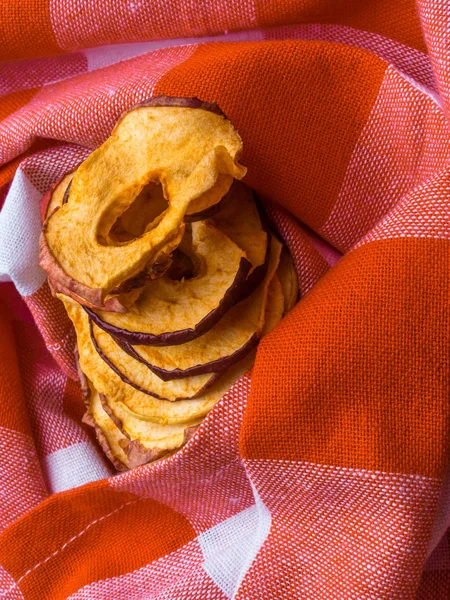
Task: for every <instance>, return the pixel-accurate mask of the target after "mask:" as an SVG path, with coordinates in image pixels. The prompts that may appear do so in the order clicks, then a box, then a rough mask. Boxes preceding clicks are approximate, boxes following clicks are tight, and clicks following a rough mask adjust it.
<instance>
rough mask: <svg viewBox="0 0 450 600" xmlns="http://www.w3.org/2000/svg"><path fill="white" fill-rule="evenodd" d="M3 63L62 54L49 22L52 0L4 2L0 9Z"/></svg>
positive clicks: (0, 58) (0, 51)
mask: <svg viewBox="0 0 450 600" xmlns="http://www.w3.org/2000/svg"><path fill="white" fill-rule="evenodd" d="M0 19H1V23H2V44H1V47H0V60H13V59H18V58H35V57H36V56H46V55H49V54H58V53H59V52H61V50H60V48H59V46H58V44H57V43H56V40H55V36H54V34H53V31H52V26H51V21H50V0H32V2H29V1H28V0H5V1H4V2H2V5H1V10H0Z"/></svg>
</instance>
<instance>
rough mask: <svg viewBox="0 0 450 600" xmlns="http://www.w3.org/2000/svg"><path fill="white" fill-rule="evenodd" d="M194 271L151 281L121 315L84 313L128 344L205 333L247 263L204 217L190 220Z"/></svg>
mask: <svg viewBox="0 0 450 600" xmlns="http://www.w3.org/2000/svg"><path fill="white" fill-rule="evenodd" d="M192 256H193V259H194V260H195V262H197V269H198V274H197V276H195V277H193V278H191V279H185V280H182V281H177V280H173V279H170V278H169V277H161V278H160V279H156V280H155V281H151V282H150V283H149V284H148V285H147V287H146V288H145V290H144V291H143V293H142V295H141V296H140V298H139V299H138V300H137V302H135V304H133V306H131V307H130V309H129V311H128V312H127V313H124V314H119V313H110V312H105V311H94V310H91V309H88V308H86V309H85V310H86V312H87V313H88V314H89V316H90V317H91V319H92V320H93V321H94V323H95V324H96V325H98V326H99V327H101V328H102V329H104V330H105V331H107V332H108V333H109V334H111V335H113V336H114V337H115V338H117V339H119V340H121V341H124V342H128V343H131V344H144V345H154V346H165V345H173V344H183V343H185V342H189V341H191V340H193V339H195V338H197V337H199V336H200V335H202V334H204V333H206V332H207V331H208V330H209V329H211V327H213V325H215V324H216V323H217V322H218V321H219V320H220V318H221V317H222V316H223V315H224V314H225V313H226V312H227V311H228V310H229V309H230V308H231V307H232V306H233V305H234V304H235V302H236V301H237V299H238V298H239V297H240V295H241V289H242V288H243V286H244V285H245V282H246V277H247V274H248V272H249V269H250V267H251V265H250V263H249V261H248V260H247V258H246V256H245V252H243V251H242V250H241V249H240V248H239V247H238V246H237V245H236V244H235V243H234V242H232V241H231V240H230V239H229V238H228V237H227V236H226V235H225V234H224V233H222V232H221V231H220V230H219V229H217V228H216V227H215V226H214V225H212V224H211V223H210V222H208V221H199V222H197V223H193V224H192Z"/></svg>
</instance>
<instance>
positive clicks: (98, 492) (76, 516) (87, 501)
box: [0, 483, 195, 600]
mask: <svg viewBox="0 0 450 600" xmlns="http://www.w3.org/2000/svg"><path fill="white" fill-rule="evenodd" d="M80 491H81V490H79V491H78V492H76V491H75V492H70V494H69V495H70V501H69V502H68V501H66V499H67V500H68V498H67V494H66V495H60V496H54V497H53V498H50V499H49V500H47V501H46V502H45V503H44V504H43V505H42V507H40V509H38V510H37V511H36V512H35V513H34V515H33V527H32V529H30V522H29V519H28V518H25V519H23V520H22V521H20V522H18V523H17V524H16V525H14V526H13V527H11V528H10V529H9V530H8V531H7V532H5V533H4V535H3V536H2V545H1V548H0V563H1V564H2V565H3V566H4V567H5V568H6V569H7V571H8V572H9V573H10V574H12V575H13V576H16V578H17V579H19V578H20V576H21V575H22V574H23V573H25V572H27V571H28V570H29V569H33V572H32V573H30V574H29V575H28V576H27V578H26V579H25V580H24V582H23V584H22V585H21V588H22V591H23V593H24V594H25V597H26V598H30V599H33V600H34V599H36V600H41V599H42V598H45V597H46V598H52V600H63V599H64V598H67V597H68V596H69V595H70V594H71V593H73V592H74V591H76V590H77V589H79V588H80V587H82V586H83V585H85V584H86V583H89V582H91V581H95V580H96V579H99V578H107V577H116V576H118V575H121V574H122V573H127V572H129V571H133V570H134V569H137V568H139V567H142V566H144V565H145V564H147V563H149V562H151V561H152V560H155V559H157V558H158V557H159V556H161V555H164V554H168V553H170V552H172V551H173V550H176V549H177V548H178V547H179V546H181V545H183V544H185V543H187V542H189V541H190V540H191V539H192V538H193V537H194V536H195V534H194V532H193V530H192V527H191V525H190V524H189V522H188V521H187V520H186V519H185V518H184V517H183V516H182V515H180V514H178V513H176V512H175V511H174V510H172V509H171V508H169V507H167V506H164V505H162V504H161V503H159V502H156V501H155V500H151V499H144V498H138V497H135V496H133V495H132V494H127V493H124V492H117V491H113V490H111V489H108V485H107V484H105V483H100V484H96V485H95V486H91V488H90V489H89V491H88V492H87V493H86V492H85V491H82V493H80ZM55 521H58V522H59V523H60V525H59V526H58V528H54V527H52V523H54V522H55ZM75 530H76V533H75V535H74V531H75ZM77 536H78V537H77ZM36 538H37V539H40V540H41V542H42V541H44V540H45V542H44V544H45V547H46V550H47V551H48V553H49V555H50V554H52V553H55V556H54V558H53V559H52V561H48V562H45V558H44V561H43V557H42V554H41V547H38V546H36V545H35V544H33V543H30V542H32V540H33V539H36ZM71 538H75V539H73V541H71V542H70V544H67V548H62V547H63V545H64V544H65V543H66V542H67V540H69V539H71ZM18 540H20V541H21V543H23V544H26V545H27V546H30V548H29V551H27V552H23V553H20V554H19V553H17V552H16V551H15V548H16V544H17V541H18ZM145 540H151V542H152V543H151V544H146V543H142V542H143V541H145ZM94 549H95V550H94ZM36 551H37V552H36ZM39 563H41V564H39ZM37 564H39V566H38V567H36V566H35V565H37ZM67 572H69V573H70V574H71V577H70V578H67V577H66V573H67ZM55 575H56V576H55Z"/></svg>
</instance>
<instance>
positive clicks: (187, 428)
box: [83, 385, 198, 471]
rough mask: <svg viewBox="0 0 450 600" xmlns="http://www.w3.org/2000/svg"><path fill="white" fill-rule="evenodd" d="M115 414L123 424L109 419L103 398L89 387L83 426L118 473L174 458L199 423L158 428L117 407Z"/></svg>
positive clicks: (109, 415) (112, 416)
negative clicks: (87, 427)
mask: <svg viewBox="0 0 450 600" xmlns="http://www.w3.org/2000/svg"><path fill="white" fill-rule="evenodd" d="M115 410H116V411H117V412H118V414H121V415H122V416H123V422H122V421H119V419H118V418H117V417H115V416H114V415H112V413H111V411H110V409H109V407H108V405H107V403H106V399H105V397H104V396H102V395H101V394H99V393H98V392H97V391H96V390H95V389H93V387H92V385H91V386H90V393H89V399H88V410H87V412H86V414H85V415H84V417H83V422H84V423H86V424H87V425H90V426H91V427H93V428H94V429H95V433H96V437H97V440H98V442H99V444H100V446H101V448H102V450H103V452H104V453H105V454H106V456H107V457H108V458H109V460H110V461H111V462H112V463H113V465H114V467H115V468H116V469H117V470H118V471H124V470H126V469H133V468H134V467H137V466H140V465H144V464H147V463H149V462H155V461H156V460H159V459H161V458H163V457H166V456H168V455H170V454H173V452H174V451H175V450H178V449H179V448H181V447H182V446H184V445H185V444H186V442H187V441H188V440H189V438H190V437H191V436H192V434H193V432H194V431H195V429H196V428H197V425H198V422H194V423H193V424H185V425H158V424H155V423H151V422H149V421H143V420H142V419H138V418H136V417H133V416H132V415H131V414H130V413H128V412H126V411H124V410H123V409H122V410H121V409H119V408H118V407H116V408H115ZM124 424H125V426H124Z"/></svg>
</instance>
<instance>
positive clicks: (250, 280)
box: [211, 181, 270, 297]
mask: <svg viewBox="0 0 450 600" xmlns="http://www.w3.org/2000/svg"><path fill="white" fill-rule="evenodd" d="M220 205H221V207H222V208H221V210H220V212H219V213H218V214H217V215H215V216H214V217H213V218H212V219H211V220H212V222H213V223H214V224H215V225H216V227H218V229H220V230H221V231H223V232H224V233H225V234H226V235H227V236H228V237H229V238H230V239H231V240H233V242H234V243H235V244H237V245H238V246H239V247H240V248H242V250H245V253H246V255H247V258H248V260H249V261H250V262H251V265H252V267H251V269H250V271H249V274H248V276H247V284H246V288H245V289H243V290H242V296H243V297H246V296H248V295H249V294H251V293H252V292H253V290H255V289H256V288H257V287H258V285H259V284H260V283H261V282H262V281H263V279H264V277H265V275H266V272H267V265H268V258H269V250H270V248H269V233H268V231H267V229H266V227H265V225H264V224H263V221H262V219H261V214H260V209H259V207H258V204H257V199H256V196H255V195H254V192H253V190H251V189H250V188H249V187H248V186H246V185H244V184H243V183H241V182H239V181H236V182H235V183H234V184H233V186H232V188H231V189H230V191H229V192H228V194H227V196H226V197H225V198H224V199H223V201H222V202H221V203H220Z"/></svg>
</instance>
